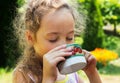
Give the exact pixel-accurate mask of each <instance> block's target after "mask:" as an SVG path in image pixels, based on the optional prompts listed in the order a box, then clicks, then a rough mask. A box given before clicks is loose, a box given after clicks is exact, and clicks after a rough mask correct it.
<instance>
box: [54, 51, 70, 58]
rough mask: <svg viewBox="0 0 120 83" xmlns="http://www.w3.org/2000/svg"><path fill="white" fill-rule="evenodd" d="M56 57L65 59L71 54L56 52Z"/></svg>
mask: <svg viewBox="0 0 120 83" xmlns="http://www.w3.org/2000/svg"><path fill="white" fill-rule="evenodd" d="M55 55H56V56H55V58H56V57H67V56H72V52H56V54H55Z"/></svg>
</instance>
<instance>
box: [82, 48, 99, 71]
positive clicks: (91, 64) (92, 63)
mask: <svg viewBox="0 0 120 83" xmlns="http://www.w3.org/2000/svg"><path fill="white" fill-rule="evenodd" d="M83 53H84V54H85V58H86V60H87V66H86V67H85V68H84V69H83V70H84V71H85V72H86V73H92V72H94V71H95V69H96V63H97V61H96V59H95V57H94V56H93V55H92V54H91V53H90V52H88V51H86V50H83Z"/></svg>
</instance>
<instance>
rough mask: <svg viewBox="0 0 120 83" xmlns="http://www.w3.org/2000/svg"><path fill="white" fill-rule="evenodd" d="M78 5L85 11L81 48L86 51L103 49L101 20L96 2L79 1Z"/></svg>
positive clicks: (96, 0) (91, 0)
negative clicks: (85, 18)
mask: <svg viewBox="0 0 120 83" xmlns="http://www.w3.org/2000/svg"><path fill="white" fill-rule="evenodd" d="M79 3H80V5H82V4H83V8H85V9H86V10H87V16H88V20H87V22H86V23H87V26H86V29H85V34H84V36H83V40H84V42H83V45H82V47H83V48H84V49H86V50H89V51H91V50H94V49H95V48H96V47H99V48H103V47H104V46H103V42H104V33H103V29H102V27H103V20H102V15H101V11H100V7H99V4H98V0H82V2H81V0H79Z"/></svg>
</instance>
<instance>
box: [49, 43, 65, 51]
mask: <svg viewBox="0 0 120 83" xmlns="http://www.w3.org/2000/svg"><path fill="white" fill-rule="evenodd" d="M65 48H66V44H64V45H61V46H58V47H56V48H53V49H52V50H50V51H49V52H54V51H58V50H60V49H65Z"/></svg>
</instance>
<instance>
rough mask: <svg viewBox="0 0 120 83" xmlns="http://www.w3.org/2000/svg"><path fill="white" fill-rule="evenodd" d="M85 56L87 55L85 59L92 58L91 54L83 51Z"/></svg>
mask: <svg viewBox="0 0 120 83" xmlns="http://www.w3.org/2000/svg"><path fill="white" fill-rule="evenodd" d="M83 54H84V55H85V58H86V59H88V57H90V56H91V53H90V52H88V51H87V50H83Z"/></svg>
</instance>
